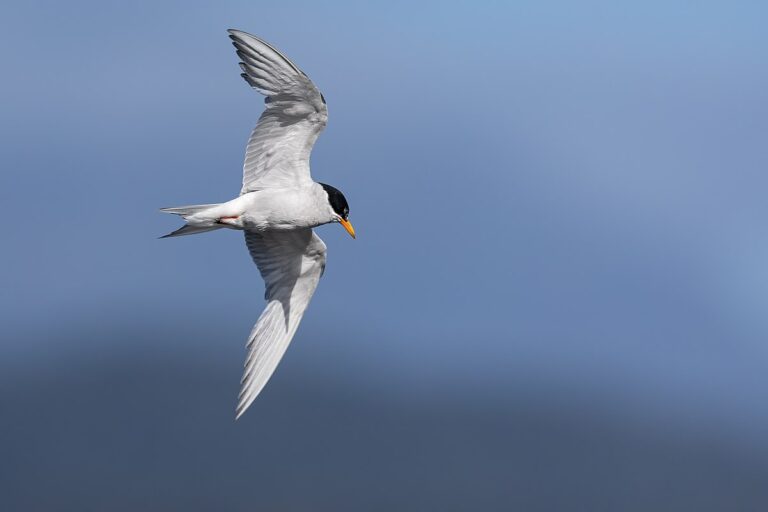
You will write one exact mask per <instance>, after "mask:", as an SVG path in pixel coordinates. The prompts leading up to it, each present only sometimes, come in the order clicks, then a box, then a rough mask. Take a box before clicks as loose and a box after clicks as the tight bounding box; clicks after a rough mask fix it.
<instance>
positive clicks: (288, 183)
mask: <svg viewBox="0 0 768 512" xmlns="http://www.w3.org/2000/svg"><path fill="white" fill-rule="evenodd" d="M229 37H230V38H231V39H232V42H233V44H234V45H235V48H236V49H237V55H238V56H239V57H240V59H241V60H242V62H240V67H241V68H242V70H243V73H242V75H241V76H242V77H243V78H244V79H245V81H246V82H248V83H249V84H250V86H251V87H253V88H254V89H256V90H257V91H259V92H260V93H261V94H264V95H265V96H266V97H267V98H266V100H265V103H266V105H267V106H266V109H265V110H264V113H262V114H261V117H260V118H259V122H258V123H257V124H256V128H254V129H253V132H251V137H250V139H249V140H248V145H247V146H246V148H245V163H244V164H243V188H242V190H241V191H240V194H245V193H247V192H253V191H254V190H260V189H263V188H273V187H292V186H297V185H301V184H309V183H311V182H312V177H311V176H310V174H309V155H310V153H311V152H312V146H314V144H315V141H316V140H317V137H318V136H319V135H320V132H322V131H323V128H325V124H326V122H327V120H328V109H327V108H326V106H325V98H323V95H322V94H320V91H318V90H317V87H315V84H313V83H312V81H311V80H310V79H309V77H307V75H306V74H304V72H303V71H301V70H300V69H299V68H298V67H296V65H295V64H293V63H292V62H291V61H290V60H288V59H287V58H286V57H285V56H284V55H283V54H282V53H280V52H279V51H277V50H276V49H275V48H274V47H272V46H270V45H269V44H268V43H266V42H264V41H262V40H261V39H259V38H258V37H255V36H252V35H251V34H247V33H245V32H241V31H239V30H229Z"/></svg>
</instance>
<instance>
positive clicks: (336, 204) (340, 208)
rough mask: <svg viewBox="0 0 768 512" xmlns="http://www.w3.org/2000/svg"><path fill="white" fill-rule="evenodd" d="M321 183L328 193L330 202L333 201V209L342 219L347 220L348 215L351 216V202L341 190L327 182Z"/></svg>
mask: <svg viewBox="0 0 768 512" xmlns="http://www.w3.org/2000/svg"><path fill="white" fill-rule="evenodd" d="M320 185H321V186H322V187H323V189H325V193H326V194H328V202H329V203H331V208H333V211H334V212H336V213H338V214H339V215H340V216H341V218H342V219H344V220H347V217H349V204H348V203H347V198H346V197H344V194H342V193H341V190H339V189H337V188H334V187H332V186H330V185H326V184H325V183H320Z"/></svg>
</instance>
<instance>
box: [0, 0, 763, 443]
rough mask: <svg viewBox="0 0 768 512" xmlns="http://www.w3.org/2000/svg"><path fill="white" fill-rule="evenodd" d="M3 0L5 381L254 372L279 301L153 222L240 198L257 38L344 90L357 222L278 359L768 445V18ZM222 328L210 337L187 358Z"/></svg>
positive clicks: (662, 10)
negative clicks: (158, 365)
mask: <svg viewBox="0 0 768 512" xmlns="http://www.w3.org/2000/svg"><path fill="white" fill-rule="evenodd" d="M3 11H4V12H3V14H2V15H1V16H0V43H2V44H0V59H2V62H3V66H4V73H3V79H2V81H1V83H0V94H2V96H3V101H2V107H0V137H2V140H3V143H2V146H1V147H2V150H1V152H0V165H1V166H2V173H0V199H1V200H2V207H3V211H4V213H5V218H6V226H5V229H4V237H3V238H4V248H5V249H4V251H3V255H2V263H3V264H2V266H0V280H2V282H3V283H4V284H3V286H2V292H0V318H1V319H2V323H3V326H4V327H3V330H4V331H5V332H6V334H5V335H4V336H3V338H4V339H5V340H6V341H5V342H4V343H3V345H4V346H3V351H4V352H7V353H5V354H3V357H2V359H3V360H4V361H5V362H7V363H9V364H12V365H19V366H18V368H21V369H22V370H23V369H24V368H29V372H30V375H31V374H32V372H33V367H34V364H35V363H34V361H40V360H41V358H42V359H46V358H48V359H50V360H51V361H57V362H58V361H61V360H74V361H84V360H88V359H89V358H95V359H98V357H100V355H104V354H109V353H112V352H117V353H120V352H121V351H130V350H141V351H145V353H149V354H152V353H157V354H160V353H163V354H166V353H174V352H177V351H179V350H181V349H183V350H191V351H192V352H193V353H195V354H197V355H199V356H200V357H201V358H208V357H214V358H217V359H218V358H220V359H223V360H226V361H230V362H231V363H232V364H233V365H235V362H237V365H239V362H240V360H241V358H242V357H244V350H243V347H242V344H243V343H244V341H245V336H246V335H247V333H248V330H249V328H250V325H251V324H252V322H253V321H254V320H255V318H256V317H257V316H258V313H259V311H260V309H261V307H262V299H261V298H262V294H263V286H262V283H261V280H260V278H259V275H258V272H257V271H256V269H255V268H253V266H252V264H251V262H250V259H249V257H248V255H247V253H246V250H245V247H244V244H243V241H242V239H241V237H240V236H239V234H237V233H233V232H215V233H209V234H204V235H200V236H195V237H187V238H184V239H174V240H157V239H156V237H157V236H159V235H161V234H164V233H165V232H168V231H170V230H172V229H174V228H175V227H177V222H176V219H174V218H171V217H170V216H164V215H161V214H160V213H158V212H157V208H158V207H162V206H172V205H179V204H190V203H205V202H218V201H224V200H227V199H229V198H231V197H233V196H234V195H235V194H236V193H237V192H238V190H239V182H240V178H241V174H240V169H241V165H242V155H243V150H244V144H245V141H246V139H247V136H248V133H249V131H250V129H251V128H252V125H253V124H254V123H255V120H256V119H257V117H258V115H259V113H260V111H261V108H262V101H261V98H260V97H259V96H258V94H256V93H255V92H254V91H251V90H250V89H249V88H248V87H247V86H246V84H245V83H244V82H243V81H242V80H241V78H240V77H239V76H238V73H239V72H238V68H237V59H236V56H235V55H234V51H233V50H232V48H231V46H230V45H229V41H228V39H227V37H226V32H225V30H226V29H227V28H230V27H234V28H240V29H243V30H246V31H249V32H252V33H255V34H258V35H260V36H262V37H264V38H265V39H267V40H268V41H270V42H272V43H274V44H275V45H276V46H277V47H278V48H280V49H281V50H283V51H284V52H285V53H286V54H287V55H289V56H290V57H291V58H292V59H293V60H294V61H295V62H296V63H297V64H298V65H299V66H300V67H301V68H302V69H303V70H304V71H306V72H307V73H308V74H309V76H310V77H311V78H312V79H313V80H314V81H315V83H316V84H317V85H318V86H319V87H320V89H321V90H322V91H323V93H324V95H325V97H326V98H327V100H328V105H329V111H330V113H329V115H330V118H329V124H328V128H327V130H326V131H325V132H324V133H323V135H322V136H321V138H320V139H319V142H318V144H317V146H316V148H315V151H314V153H313V159H312V168H313V176H314V178H315V179H317V180H319V181H323V182H327V183H330V184H332V185H334V186H336V187H338V188H340V189H341V190H343V191H344V193H345V195H346V196H347V198H348V199H349V202H350V206H351V219H352V221H353V223H354V225H355V228H356V230H357V231H358V234H359V236H358V239H357V240H355V241H352V240H350V239H349V238H348V237H347V235H346V234H345V233H344V231H343V230H342V229H340V228H339V227H338V226H326V227H322V228H320V229H319V230H318V233H319V234H320V236H321V237H322V238H323V239H324V240H325V241H326V243H327V244H328V246H329V255H328V267H327V272H326V274H325V278H324V279H323V281H322V283H321V285H320V288H319V290H318V293H317V295H316V297H315V300H314V301H313V303H312V304H311V307H310V309H309V312H308V314H307V315H306V317H305V320H304V322H303V324H302V326H301V328H300V329H299V332H298V334H297V336H296V339H295V341H294V344H293V345H292V347H291V349H290V350H289V352H288V356H287V359H286V360H285V361H284V363H283V364H284V365H291V364H295V365H297V367H301V368H310V369H313V368H314V370H317V371H321V372H327V373H328V374H334V373H335V372H341V373H343V374H345V375H349V376H351V377H350V379H352V380H353V381H354V382H357V383H359V384H360V385H361V386H374V387H379V388H382V389H387V390H391V391H392V392H401V393H415V394H419V393H421V394H423V395H424V396H432V397H443V398H446V399H448V398H450V397H456V396H459V397H464V398H467V399H469V400H473V399H477V400H480V396H491V397H499V396H501V397H503V396H507V395H508V394H509V393H519V392H521V391H520V390H525V392H526V393H530V394H531V396H534V397H541V398H542V400H554V401H557V400H562V401H565V402H568V401H585V402H587V403H593V402H596V403H602V404H605V407H606V408H608V409H609V410H611V411H612V412H613V413H615V415H616V416H617V417H619V418H622V421H626V422H628V423H632V422H640V423H641V424H642V422H643V421H647V422H648V423H649V424H652V425H655V426H658V425H661V426H662V427H661V428H667V427H668V428H670V429H683V431H689V430H690V431H695V432H701V431H704V430H707V429H712V430H713V431H714V432H715V435H717V436H725V437H728V438H730V439H733V440H737V439H741V437H742V436H743V435H744V434H745V433H748V434H749V437H750V438H754V439H759V440H761V442H762V441H765V432H766V431H768V430H766V428H767V427H768V408H766V403H765V400H764V397H765V390H766V388H767V387H768V372H765V366H766V361H768V347H767V346H766V343H765V342H766V340H768V315H766V313H765V311H766V309H765V308H766V304H768V271H767V270H766V268H767V267H766V261H768V241H767V240H768V239H767V238H766V219H767V218H768V206H767V205H768V202H767V201H766V200H765V190H766V188H768V174H766V169H768V144H766V140H767V137H768V96H767V95H766V90H768V68H766V66H765V62H766V61H767V59H768V33H766V31H765V20H766V15H767V14H768V12H767V8H766V6H765V4H764V3H761V2H736V3H729V4H725V3H722V2H703V3H690V2H644V3H642V5H640V4H637V5H628V4H627V3H616V2H586V3H578V4H577V3H572V2H515V3H502V2H499V3H494V2H483V3H475V2H466V3H447V4H446V3H420V4H419V5H418V6H414V5H411V4H410V3H406V2H387V3H386V4H381V5H379V6H371V5H365V6H363V5H358V4H352V3H345V2H337V3H333V4H331V5H321V4H320V3H315V2H305V3H301V2H299V3H295V2H294V3H291V2H285V3H282V2H281V3H275V2H273V3H268V4H263V5H262V4H259V3H256V2H220V3H201V2H165V3H162V5H159V4H158V5H156V4H154V3H139V4H130V5H129V4H124V3H117V2H93V3H90V2H79V3H78V2H75V3H66V4H63V3H54V2H27V3H23V4H21V3H19V4H17V5H14V6H4V7H3ZM137 325H138V326H143V329H144V331H143V332H144V335H143V336H142V337H140V339H137V338H130V339H125V338H122V337H120V336H117V335H116V336H115V338H114V339H104V338H99V339H95V338H93V336H92V335H93V333H94V332H97V331H98V332H100V333H102V332H110V331H120V330H124V329H126V328H127V327H131V328H135V327H136V326H137ZM94 329H96V330H95V331H94ZM78 332H82V333H84V334H83V335H82V336H77V335H72V333H78ZM174 332H178V335H177V337H173V336H168V334H169V333H174ZM201 332H203V333H210V335H211V338H215V339H210V342H208V340H207V339H199V337H195V340H197V341H195V342H194V343H196V345H194V346H193V347H189V346H188V345H186V344H185V342H187V341H189V339H188V338H187V335H188V334H190V333H201ZM62 333H69V334H67V336H63V335H62ZM160 334H162V336H161V335H160ZM203 338H205V337H203ZM64 340H67V341H64ZM73 340H74V341H73ZM137 347H139V348H137ZM51 364H56V363H51ZM25 365H27V366H25ZM235 366H236V365H235ZM281 368H282V366H281ZM278 372H279V370H278ZM22 373H23V371H22ZM237 377H238V375H233V377H232V388H233V396H234V392H235V387H236V378H237ZM267 391H269V387H268V388H267ZM734 442H736V441H734Z"/></svg>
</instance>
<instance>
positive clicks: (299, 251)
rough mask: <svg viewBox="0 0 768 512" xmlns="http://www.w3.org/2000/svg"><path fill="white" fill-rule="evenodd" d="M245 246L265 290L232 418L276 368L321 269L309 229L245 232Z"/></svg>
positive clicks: (317, 242) (319, 246)
mask: <svg viewBox="0 0 768 512" xmlns="http://www.w3.org/2000/svg"><path fill="white" fill-rule="evenodd" d="M245 244H246V245H247V246H248V251H249V252H250V253H251V257H252V258H253V261H254V263H256V266H257V267H259V271H260V272H261V276H262V277H263V278H264V283H265V285H266V293H265V299H266V300H267V307H266V308H265V309H264V312H262V314H261V316H260V317H259V320H258V321H257V322H256V325H254V326H253V329H252V330H251V334H250V336H249V337H248V345H247V347H248V358H247V359H246V361H245V372H244V373H243V378H242V381H241V385H242V387H241V389H240V396H239V399H238V404H237V412H236V415H237V418H239V417H240V416H241V415H242V414H243V413H244V412H245V410H246V409H247V408H248V406H249V405H251V403H252V402H253V401H254V399H255V398H256V397H257V396H258V394H259V393H260V392H261V390H262V389H263V388H264V385H266V383H267V381H268V380H269V378H270V377H271V376H272V373H273V372H274V371H275V368H277V365H278V363H279V362H280V359H281V358H282V357H283V354H284V353H285V350H286V349H287V348H288V344H289V343H290V342H291V339H292V338H293V335H294V333H295V332H296V328H297V327H298V326H299V322H301V317H302V316H303V315H304V311H305V310H306V309H307V305H309V301H310V299H311V298H312V294H314V293H315V288H317V283H318V282H319V281H320V276H322V274H323V270H324V269H325V253H326V247H325V244H324V243H323V241H322V240H321V239H320V237H318V236H317V235H316V234H315V233H314V232H313V231H312V230H311V229H297V230H291V231H271V232H266V233H256V232H251V231H246V232H245Z"/></svg>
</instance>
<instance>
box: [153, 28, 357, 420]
mask: <svg viewBox="0 0 768 512" xmlns="http://www.w3.org/2000/svg"><path fill="white" fill-rule="evenodd" d="M228 32H229V37H230V38H231V39H232V44H234V46H235V49H236V50H237V55H238V57H240V60H241V62H240V68H241V69H242V70H243V73H242V74H241V76H242V77H243V78H244V79H245V81H246V82H248V84H249V85H250V86H251V87H252V88H254V89H256V90H257V91H258V92H260V93H261V94H263V95H264V96H266V98H265V100H264V103H265V104H266V107H265V109H264V112H263V113H262V114H261V117H259V121H258V123H257V124H256V127H255V128H254V129H253V131H252V132H251V136H250V138H249V139H248V144H247V145H246V148H245V163H244V164H243V187H242V189H241V190H240V195H239V196H238V197H236V198H235V199H232V200H231V201H227V202H226V203H220V204H198V205H189V206H178V207H174V208H162V209H161V211H163V212H167V213H173V214H176V215H180V216H181V217H182V218H183V219H184V220H185V221H186V224H185V225H184V226H182V227H181V228H179V229H177V230H176V231H174V232H172V233H169V234H167V235H165V236H164V237H161V238H167V237H175V236H181V235H191V234H194V233H202V232H205V231H212V230H214V229H220V228H229V229H237V230H241V231H243V232H244V234H245V245H246V246H247V247H248V251H249V252H250V254H251V258H253V261H254V263H256V266H257V267H258V268H259V272H261V277H262V278H263V279H264V283H265V288H266V292H265V299H266V301H267V306H266V308H265V309H264V311H263V312H262V314H261V316H260V317H259V319H258V320H257V322H256V325H254V326H253V329H252V330H251V333H250V335H249V337H248V344H247V349H248V357H247V359H246V361H245V371H244V373H243V378H242V381H241V389H240V395H239V397H238V404H237V409H236V413H235V414H236V416H235V417H236V418H239V417H240V416H242V414H243V413H244V412H245V411H246V409H248V407H249V406H250V405H251V403H253V401H254V399H255V398H256V397H257V396H258V394H259V393H260V392H261V390H262V389H263V388H264V386H265V385H266V383H267V381H268V380H269V378H270V377H271V376H272V373H273V372H274V371H275V368H276V367H277V365H278V363H279V362H280V359H281V358H282V357H283V354H284V353H285V350H286V349H287V348H288V344H289V343H290V342H291V339H292V338H293V335H294V334H295V332H296V328H297V327H298V326H299V322H300V321H301V317H302V316H303V315H304V311H305V310H306V309H307V306H308V305H309V301H310V299H311V298H312V294H313V293H314V292H315V288H317V284H318V282H319V281H320V277H321V276H322V275H323V270H324V269H325V258H326V246H325V244H324V243H323V241H322V240H321V239H320V237H319V236H317V235H316V234H315V232H314V231H313V230H312V228H314V227H316V226H320V225H322V224H329V223H332V222H338V223H340V224H341V225H342V226H343V227H344V229H346V230H347V232H348V233H349V234H350V235H351V236H352V238H354V237H355V230H354V228H353V227H352V224H350V222H349V205H348V204H347V200H346V198H345V197H344V194H342V193H341V191H339V190H338V189H336V188H334V187H332V186H330V185H326V184H324V183H316V182H315V181H313V180H312V176H311V175H310V172H309V156H310V153H311V151H312V146H313V145H314V144H315V141H316V140H317V137H318V136H319V135H320V132H322V131H323V129H324V128H325V125H326V122H327V120H328V109H327V107H326V104H325V98H324V97H323V95H322V94H321V93H320V91H319V90H318V89H317V87H315V84H313V83H312V81H311V80H310V79H309V77H308V76H307V75H306V73H304V72H303V71H301V70H300V69H299V68H298V67H296V65H295V64H294V63H293V62H291V61H290V60H289V59H288V58H287V57H286V56H285V55H283V54H282V53H280V52H279V51H278V50H277V49H276V48H275V47H274V46H272V45H270V44H269V43H267V42H266V41H264V40H262V39H260V38H258V37H256V36H253V35H251V34H247V33H245V32H242V31H240V30H229V31H228Z"/></svg>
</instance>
